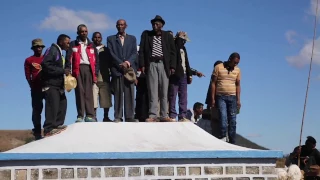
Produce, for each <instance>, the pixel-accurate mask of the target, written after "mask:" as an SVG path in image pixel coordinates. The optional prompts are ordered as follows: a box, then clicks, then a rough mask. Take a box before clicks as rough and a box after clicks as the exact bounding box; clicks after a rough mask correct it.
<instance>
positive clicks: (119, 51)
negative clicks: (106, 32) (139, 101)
mask: <svg viewBox="0 0 320 180" xmlns="http://www.w3.org/2000/svg"><path fill="white" fill-rule="evenodd" d="M116 27H117V29H118V33H117V34H116V35H111V36H109V37H108V38H107V47H108V49H109V51H110V54H111V56H112V58H111V59H112V60H111V76H112V80H111V84H112V86H113V92H114V118H115V122H121V121H123V119H122V117H123V104H124V117H125V120H126V121H127V122H133V121H135V120H134V94H135V91H134V81H133V82H132V81H130V80H128V79H127V78H125V76H124V74H125V73H126V72H127V71H128V70H132V68H135V65H134V64H135V61H136V58H137V40H136V37H135V36H133V35H129V34H127V33H126V32H125V29H126V28H127V23H126V21H125V20H123V19H120V20H118V21H117V25H116ZM123 96H124V97H123ZM123 98H124V99H123ZM123 101H124V102H123Z"/></svg>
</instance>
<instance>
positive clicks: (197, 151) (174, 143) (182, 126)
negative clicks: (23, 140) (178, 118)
mask: <svg viewBox="0 0 320 180" xmlns="http://www.w3.org/2000/svg"><path fill="white" fill-rule="evenodd" d="M282 156H283V153H282V151H266V150H254V149H248V148H244V147H240V146H235V145H232V144H228V143H226V142H223V141H221V140H219V139H216V138H215V137H213V136H212V135H210V134H208V133H207V132H205V131H204V130H202V129H201V128H199V127H198V126H196V125H194V124H193V123H188V122H186V123H181V122H172V123H102V122H97V123H77V124H72V125H70V126H69V127H68V128H67V129H66V130H65V131H63V132H62V133H60V134H58V135H55V136H52V137H48V138H45V139H42V140H39V141H34V142H31V143H29V144H26V145H24V146H21V147H18V148H15V149H12V150H10V151H7V152H4V153H0V179H1V180H7V179H8V180H11V179H17V180H36V179H113V180H116V179H148V180H149V179H152V180H153V179H174V180H176V179H188V180H189V179H190V180H200V179H201V180H213V179H223V180H229V179H230V180H232V179H233V180H262V179H265V180H273V179H277V178H276V177H277V175H276V172H275V162H276V159H277V158H282Z"/></svg>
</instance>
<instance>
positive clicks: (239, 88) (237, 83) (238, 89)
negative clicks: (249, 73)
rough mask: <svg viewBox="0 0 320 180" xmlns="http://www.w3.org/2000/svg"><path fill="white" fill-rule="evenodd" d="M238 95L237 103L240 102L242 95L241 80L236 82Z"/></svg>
mask: <svg viewBox="0 0 320 180" xmlns="http://www.w3.org/2000/svg"><path fill="white" fill-rule="evenodd" d="M236 93H237V101H238V102H240V93H241V86H240V80H237V81H236Z"/></svg>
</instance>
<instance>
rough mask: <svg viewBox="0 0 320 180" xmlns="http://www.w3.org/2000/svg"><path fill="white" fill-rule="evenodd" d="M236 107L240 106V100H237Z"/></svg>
mask: <svg viewBox="0 0 320 180" xmlns="http://www.w3.org/2000/svg"><path fill="white" fill-rule="evenodd" d="M237 107H238V109H240V108H241V102H240V100H238V101H237Z"/></svg>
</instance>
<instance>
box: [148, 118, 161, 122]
mask: <svg viewBox="0 0 320 180" xmlns="http://www.w3.org/2000/svg"><path fill="white" fill-rule="evenodd" d="M146 122H159V121H158V119H156V118H148V119H146Z"/></svg>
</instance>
